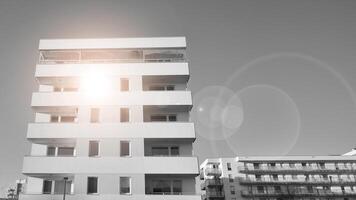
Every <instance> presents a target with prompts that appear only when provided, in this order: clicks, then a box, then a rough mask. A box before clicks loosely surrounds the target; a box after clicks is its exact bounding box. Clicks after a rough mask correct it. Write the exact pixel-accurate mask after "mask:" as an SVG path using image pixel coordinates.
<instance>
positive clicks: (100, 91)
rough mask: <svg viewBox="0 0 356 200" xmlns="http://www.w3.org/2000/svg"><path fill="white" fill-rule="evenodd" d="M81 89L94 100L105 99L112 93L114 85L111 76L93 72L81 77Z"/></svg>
mask: <svg viewBox="0 0 356 200" xmlns="http://www.w3.org/2000/svg"><path fill="white" fill-rule="evenodd" d="M80 89H81V91H82V92H84V93H85V94H86V95H88V96H90V97H92V98H95V97H103V96H107V95H108V94H109V93H110V92H111V89H112V84H111V81H110V78H109V76H107V75H105V74H104V73H102V72H94V71H92V72H90V73H87V74H84V75H83V76H82V77H81V80H80Z"/></svg>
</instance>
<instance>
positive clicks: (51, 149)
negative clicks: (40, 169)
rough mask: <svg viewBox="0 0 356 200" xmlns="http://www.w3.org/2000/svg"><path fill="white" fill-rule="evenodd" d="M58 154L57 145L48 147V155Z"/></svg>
mask: <svg viewBox="0 0 356 200" xmlns="http://www.w3.org/2000/svg"><path fill="white" fill-rule="evenodd" d="M55 155H56V147H50V146H49V147H47V156H55Z"/></svg>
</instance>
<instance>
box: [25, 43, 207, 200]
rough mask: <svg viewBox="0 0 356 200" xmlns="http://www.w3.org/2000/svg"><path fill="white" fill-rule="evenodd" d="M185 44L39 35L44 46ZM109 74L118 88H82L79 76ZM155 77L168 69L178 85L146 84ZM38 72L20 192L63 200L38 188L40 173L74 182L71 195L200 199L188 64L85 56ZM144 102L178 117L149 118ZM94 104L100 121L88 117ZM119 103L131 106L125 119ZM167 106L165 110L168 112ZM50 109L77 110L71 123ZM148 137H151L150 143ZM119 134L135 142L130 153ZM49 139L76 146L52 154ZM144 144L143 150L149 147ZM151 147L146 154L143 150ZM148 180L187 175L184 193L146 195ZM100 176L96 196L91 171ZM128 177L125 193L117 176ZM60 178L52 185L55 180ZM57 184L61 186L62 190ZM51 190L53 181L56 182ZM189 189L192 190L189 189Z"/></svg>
mask: <svg viewBox="0 0 356 200" xmlns="http://www.w3.org/2000/svg"><path fill="white" fill-rule="evenodd" d="M185 47H186V44H185V38H182V37H178V38H124V39H123V38H120V39H74V40H71V39H63V40H62V39H60V40H41V41H40V47H39V49H40V50H55V51H57V50H70V49H76V50H77V49H130V48H139V49H142V48H153V49H156V48H179V49H183V48H185ZM96 70H97V71H100V72H103V73H104V74H109V75H110V77H111V79H112V81H111V84H112V88H113V90H115V91H113V92H111V94H110V95H108V96H105V97H101V98H92V97H88V96H86V95H85V93H84V92H83V91H81V87H80V79H81V77H83V76H84V75H85V74H86V72H87V71H96ZM145 76H148V77H149V78H150V80H151V79H152V78H153V80H154V77H155V76H157V77H158V76H159V77H162V76H165V77H166V79H165V82H164V84H170V85H174V86H175V88H176V89H175V90H174V91H145V90H147V87H149V85H146V84H144V83H143V78H144V77H145ZM35 77H36V79H37V81H38V83H39V84H40V85H39V90H38V92H34V93H33V95H32V103H31V106H32V108H33V109H34V111H35V120H34V123H31V124H29V126H28V132H27V138H28V139H29V140H30V141H31V142H33V143H32V149H31V154H30V156H26V157H25V158H24V164H23V173H24V174H25V175H28V176H29V177H28V179H27V184H28V186H27V187H26V188H27V190H26V194H23V195H21V196H20V199H21V200H22V199H25V200H27V199H29V200H34V199H35V200H42V199H53V200H56V199H61V198H62V197H61V196H60V195H56V194H49V195H48V194H41V193H42V188H43V180H44V179H47V180H63V177H65V176H67V177H69V179H70V180H71V181H72V182H73V184H72V186H71V187H72V188H70V190H71V191H72V192H73V194H70V195H68V196H67V199H69V200H71V199H89V200H90V199H101V200H113V199H118V198H120V199H133V200H136V199H137V200H138V199H140V200H141V199H147V200H156V199H157V200H173V199H177V200H188V199H189V200H190V199H193V200H198V199H200V196H198V195H194V194H195V189H194V188H195V187H194V185H195V178H194V177H195V176H196V175H197V174H198V160H197V158H196V157H194V156H193V148H192V146H193V145H192V143H193V142H194V140H195V130H194V124H192V123H190V122H189V111H190V109H191V107H192V99H191V93H190V91H186V86H187V81H188V80H189V68H188V63H186V62H182V63H173V62H172V63H165V62H162V63H142V62H141V63H95V64H90V63H81V64H61V63H56V64H53V63H52V64H43V63H41V64H38V65H37V66H36V73H35ZM121 78H125V79H128V80H129V91H125V92H121V91H120V84H121V82H120V80H121ZM54 88H76V89H78V91H70V92H64V91H59V92H57V91H55V90H54ZM144 106H157V108H158V109H160V108H161V106H162V108H170V107H172V109H169V110H171V111H172V112H174V113H176V114H177V120H178V122H172V123H169V122H152V123H149V122H146V121H145V120H144V119H145V118H147V117H149V116H148V114H150V113H144ZM91 108H98V109H100V114H99V122H98V123H91V122H90V118H91V117H90V116H91ZM120 108H129V116H130V117H129V122H123V123H121V122H120ZM164 112H167V111H162V112H161V113H164ZM51 115H54V116H57V115H60V116H61V115H62V116H75V120H74V122H67V123H61V122H58V123H53V122H51ZM146 139H152V141H148V142H145V140H146ZM91 140H95V141H99V156H97V157H89V156H88V155H89V141H91ZM120 141H129V142H130V156H128V157H120ZM162 144H163V145H179V151H180V156H178V157H177V156H175V157H153V156H150V154H151V149H150V147H152V146H153V145H158V146H159V145H162ZM47 146H54V147H74V149H75V150H74V152H75V153H74V155H73V156H58V155H57V153H56V156H47V155H46V154H47ZM57 151H58V148H57V150H56V152H57ZM145 151H146V152H145ZM145 154H146V156H145ZM147 175H149V178H148V179H150V180H151V179H161V178H162V177H163V178H164V177H166V178H168V179H170V180H173V178H177V179H179V180H182V182H183V188H182V190H183V191H182V192H183V193H184V195H152V194H145V191H146V190H145V189H146V188H147V187H148V186H149V185H146V184H148V183H149V182H147V180H146V178H145V177H146V176H147ZM89 176H94V177H98V193H99V194H97V195H88V194H87V178H88V177H89ZM122 176H124V177H131V195H120V194H119V193H120V192H119V188H120V184H119V180H120V177H122ZM54 185H55V184H54V183H53V184H52V187H53V186H54ZM58 188H60V187H57V189H58ZM52 191H53V188H52ZM187 193H188V194H187Z"/></svg>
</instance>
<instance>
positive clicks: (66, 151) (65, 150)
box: [58, 147, 74, 156]
mask: <svg viewBox="0 0 356 200" xmlns="http://www.w3.org/2000/svg"><path fill="white" fill-rule="evenodd" d="M73 155H74V147H58V156H73Z"/></svg>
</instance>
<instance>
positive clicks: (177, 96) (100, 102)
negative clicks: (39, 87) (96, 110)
mask: <svg viewBox="0 0 356 200" xmlns="http://www.w3.org/2000/svg"><path fill="white" fill-rule="evenodd" d="M31 105H32V107H33V109H34V110H35V111H36V112H46V111H47V112H50V111H51V110H53V111H56V110H60V109H73V108H76V107H78V106H93V105H96V106H133V105H145V106H163V107H164V106H165V107H172V108H174V109H177V110H182V111H189V110H190V109H191V108H192V97H191V92H189V91H145V92H121V93H120V92H118V93H114V94H110V95H107V96H105V97H98V98H93V97H90V96H88V95H87V94H85V93H80V92H61V93H55V92H37V93H33V95H32V103H31Z"/></svg>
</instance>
